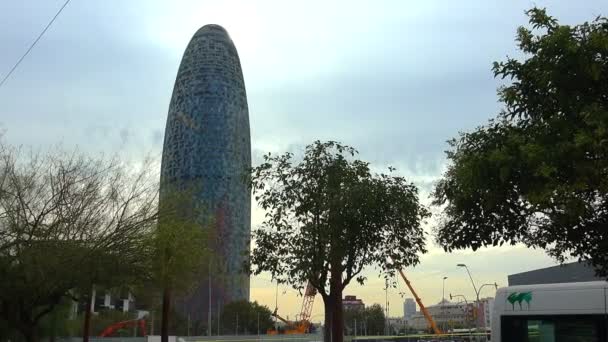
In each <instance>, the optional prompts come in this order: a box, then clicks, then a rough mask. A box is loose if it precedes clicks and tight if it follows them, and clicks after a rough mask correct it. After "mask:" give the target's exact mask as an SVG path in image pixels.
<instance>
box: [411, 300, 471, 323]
mask: <svg viewBox="0 0 608 342" xmlns="http://www.w3.org/2000/svg"><path fill="white" fill-rule="evenodd" d="M426 309H427V310H428V312H429V314H430V315H431V317H433V320H434V321H435V324H437V326H438V327H439V328H440V329H441V330H444V331H448V330H451V329H458V328H467V327H472V326H473V325H474V320H473V315H472V311H473V307H472V305H469V304H465V303H451V302H449V301H447V300H446V301H442V302H441V303H439V304H437V305H431V306H428V307H427V308H426ZM408 323H409V326H411V327H412V328H414V329H417V330H426V329H427V328H428V322H427V320H426V318H425V317H424V315H423V314H422V313H421V312H418V313H416V314H415V315H413V316H412V317H411V318H410V319H409V321H408Z"/></svg>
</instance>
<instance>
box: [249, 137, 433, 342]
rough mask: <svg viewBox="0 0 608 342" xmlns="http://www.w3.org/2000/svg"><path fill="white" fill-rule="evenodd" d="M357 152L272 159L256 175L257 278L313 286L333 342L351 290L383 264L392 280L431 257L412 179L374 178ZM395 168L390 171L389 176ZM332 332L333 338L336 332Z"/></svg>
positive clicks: (326, 146)
mask: <svg viewBox="0 0 608 342" xmlns="http://www.w3.org/2000/svg"><path fill="white" fill-rule="evenodd" d="M356 153H357V152H356V151H355V150H354V149H353V148H351V147H348V146H344V145H342V144H340V143H337V142H333V141H330V142H324V143H322V142H319V141H316V142H314V143H313V144H311V145H309V146H307V147H306V150H305V153H304V156H303V159H302V160H301V161H300V162H295V161H294V160H293V155H292V154H291V153H286V154H284V155H279V156H272V155H270V154H268V155H266V156H265V157H264V162H263V163H262V164H261V165H259V166H257V167H255V168H253V170H252V188H253V190H254V192H255V198H256V200H257V201H258V203H259V204H260V206H261V207H262V208H263V209H265V210H266V212H267V214H266V220H265V221H264V223H263V224H262V226H261V227H260V228H259V229H257V230H255V231H254V233H253V237H254V239H255V248H254V250H253V252H252V256H251V263H252V264H253V265H254V266H255V268H254V269H253V272H254V273H260V272H263V271H268V272H270V273H271V275H272V276H273V277H274V278H275V279H277V280H278V281H279V282H282V283H287V284H290V285H292V286H293V287H294V288H297V289H302V288H303V286H304V285H305V284H306V283H307V282H310V283H311V284H312V285H313V286H314V287H315V288H316V289H317V291H318V293H319V294H320V295H321V297H322V298H323V303H324V306H325V334H324V335H325V339H326V340H328V339H329V338H330V336H332V334H333V341H337V342H340V341H342V339H343V324H344V322H343V312H342V311H343V310H342V292H343V289H344V288H345V287H346V286H347V285H348V284H349V283H350V282H351V281H352V280H353V279H354V280H356V281H357V282H359V283H361V284H363V283H364V282H365V277H364V276H362V275H361V271H362V270H363V268H364V267H365V266H368V265H375V266H376V267H377V268H378V269H380V270H381V272H383V273H384V274H386V275H388V276H391V275H394V271H395V270H396V269H398V268H402V267H405V266H409V265H413V264H416V263H418V254H419V253H424V252H425V247H424V233H423V229H422V227H421V222H422V221H423V219H424V218H426V217H427V216H428V215H429V214H428V212H427V210H426V209H425V208H424V207H423V206H421V205H420V204H419V202H418V191H417V188H416V187H415V186H414V185H413V184H411V183H408V182H407V181H406V180H405V178H403V177H400V176H396V175H393V174H391V173H389V174H384V173H382V174H373V173H372V172H371V171H370V167H369V164H368V163H367V162H364V161H361V160H357V159H354V156H355V155H356ZM393 170H394V169H392V168H389V172H392V171H393ZM330 327H331V328H332V330H333V331H332V333H331V334H330V331H329V328H330Z"/></svg>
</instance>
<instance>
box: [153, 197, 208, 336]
mask: <svg viewBox="0 0 608 342" xmlns="http://www.w3.org/2000/svg"><path fill="white" fill-rule="evenodd" d="M191 191H192V189H188V188H184V189H173V188H166V189H165V190H164V193H163V194H162V196H161V201H160V208H159V222H158V227H157V228H156V230H155V231H154V235H153V238H152V248H151V251H153V252H152V255H151V260H152V261H153V265H152V274H153V279H154V281H155V283H156V284H157V285H158V286H159V287H160V288H161V290H162V320H161V341H162V342H168V341H169V325H170V319H171V318H170V316H171V312H172V309H171V302H172V298H173V294H174V293H175V292H177V293H180V292H181V293H184V292H187V291H188V290H190V289H191V287H192V285H194V283H195V280H196V279H197V278H198V276H199V275H200V274H201V272H202V271H203V266H204V265H206V262H205V260H206V257H207V256H208V250H207V248H206V246H207V241H209V234H208V231H209V230H203V226H204V225H205V222H206V220H205V216H204V213H203V212H202V211H201V210H200V209H199V208H195V207H194V206H193V204H192V201H191V198H192V193H191Z"/></svg>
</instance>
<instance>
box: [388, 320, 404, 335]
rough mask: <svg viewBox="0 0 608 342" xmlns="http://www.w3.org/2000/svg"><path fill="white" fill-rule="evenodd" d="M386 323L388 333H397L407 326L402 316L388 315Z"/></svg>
mask: <svg viewBox="0 0 608 342" xmlns="http://www.w3.org/2000/svg"><path fill="white" fill-rule="evenodd" d="M386 323H387V324H388V334H389V335H397V334H399V333H400V332H402V331H405V329H406V328H407V320H406V319H405V318H403V317H389V318H388V319H387V320H386Z"/></svg>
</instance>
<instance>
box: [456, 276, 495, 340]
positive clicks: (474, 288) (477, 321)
mask: <svg viewBox="0 0 608 342" xmlns="http://www.w3.org/2000/svg"><path fill="white" fill-rule="evenodd" d="M456 266H458V267H464V268H465V269H466V270H467V273H468V274H469V279H471V284H473V290H475V298H476V302H477V304H476V307H475V311H476V314H477V317H479V316H480V315H479V311H480V310H479V306H480V304H481V303H480V301H479V293H480V292H481V289H483V287H484V286H488V285H489V286H494V287H495V288H496V289H498V284H496V282H494V284H483V285H481V287H479V290H477V287H476V286H475V282H474V281H473V277H472V276H471V271H469V268H468V267H467V265H465V264H457V265H456ZM475 326H476V327H478V328H479V319H476V322H475ZM484 326H485V324H484Z"/></svg>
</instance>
